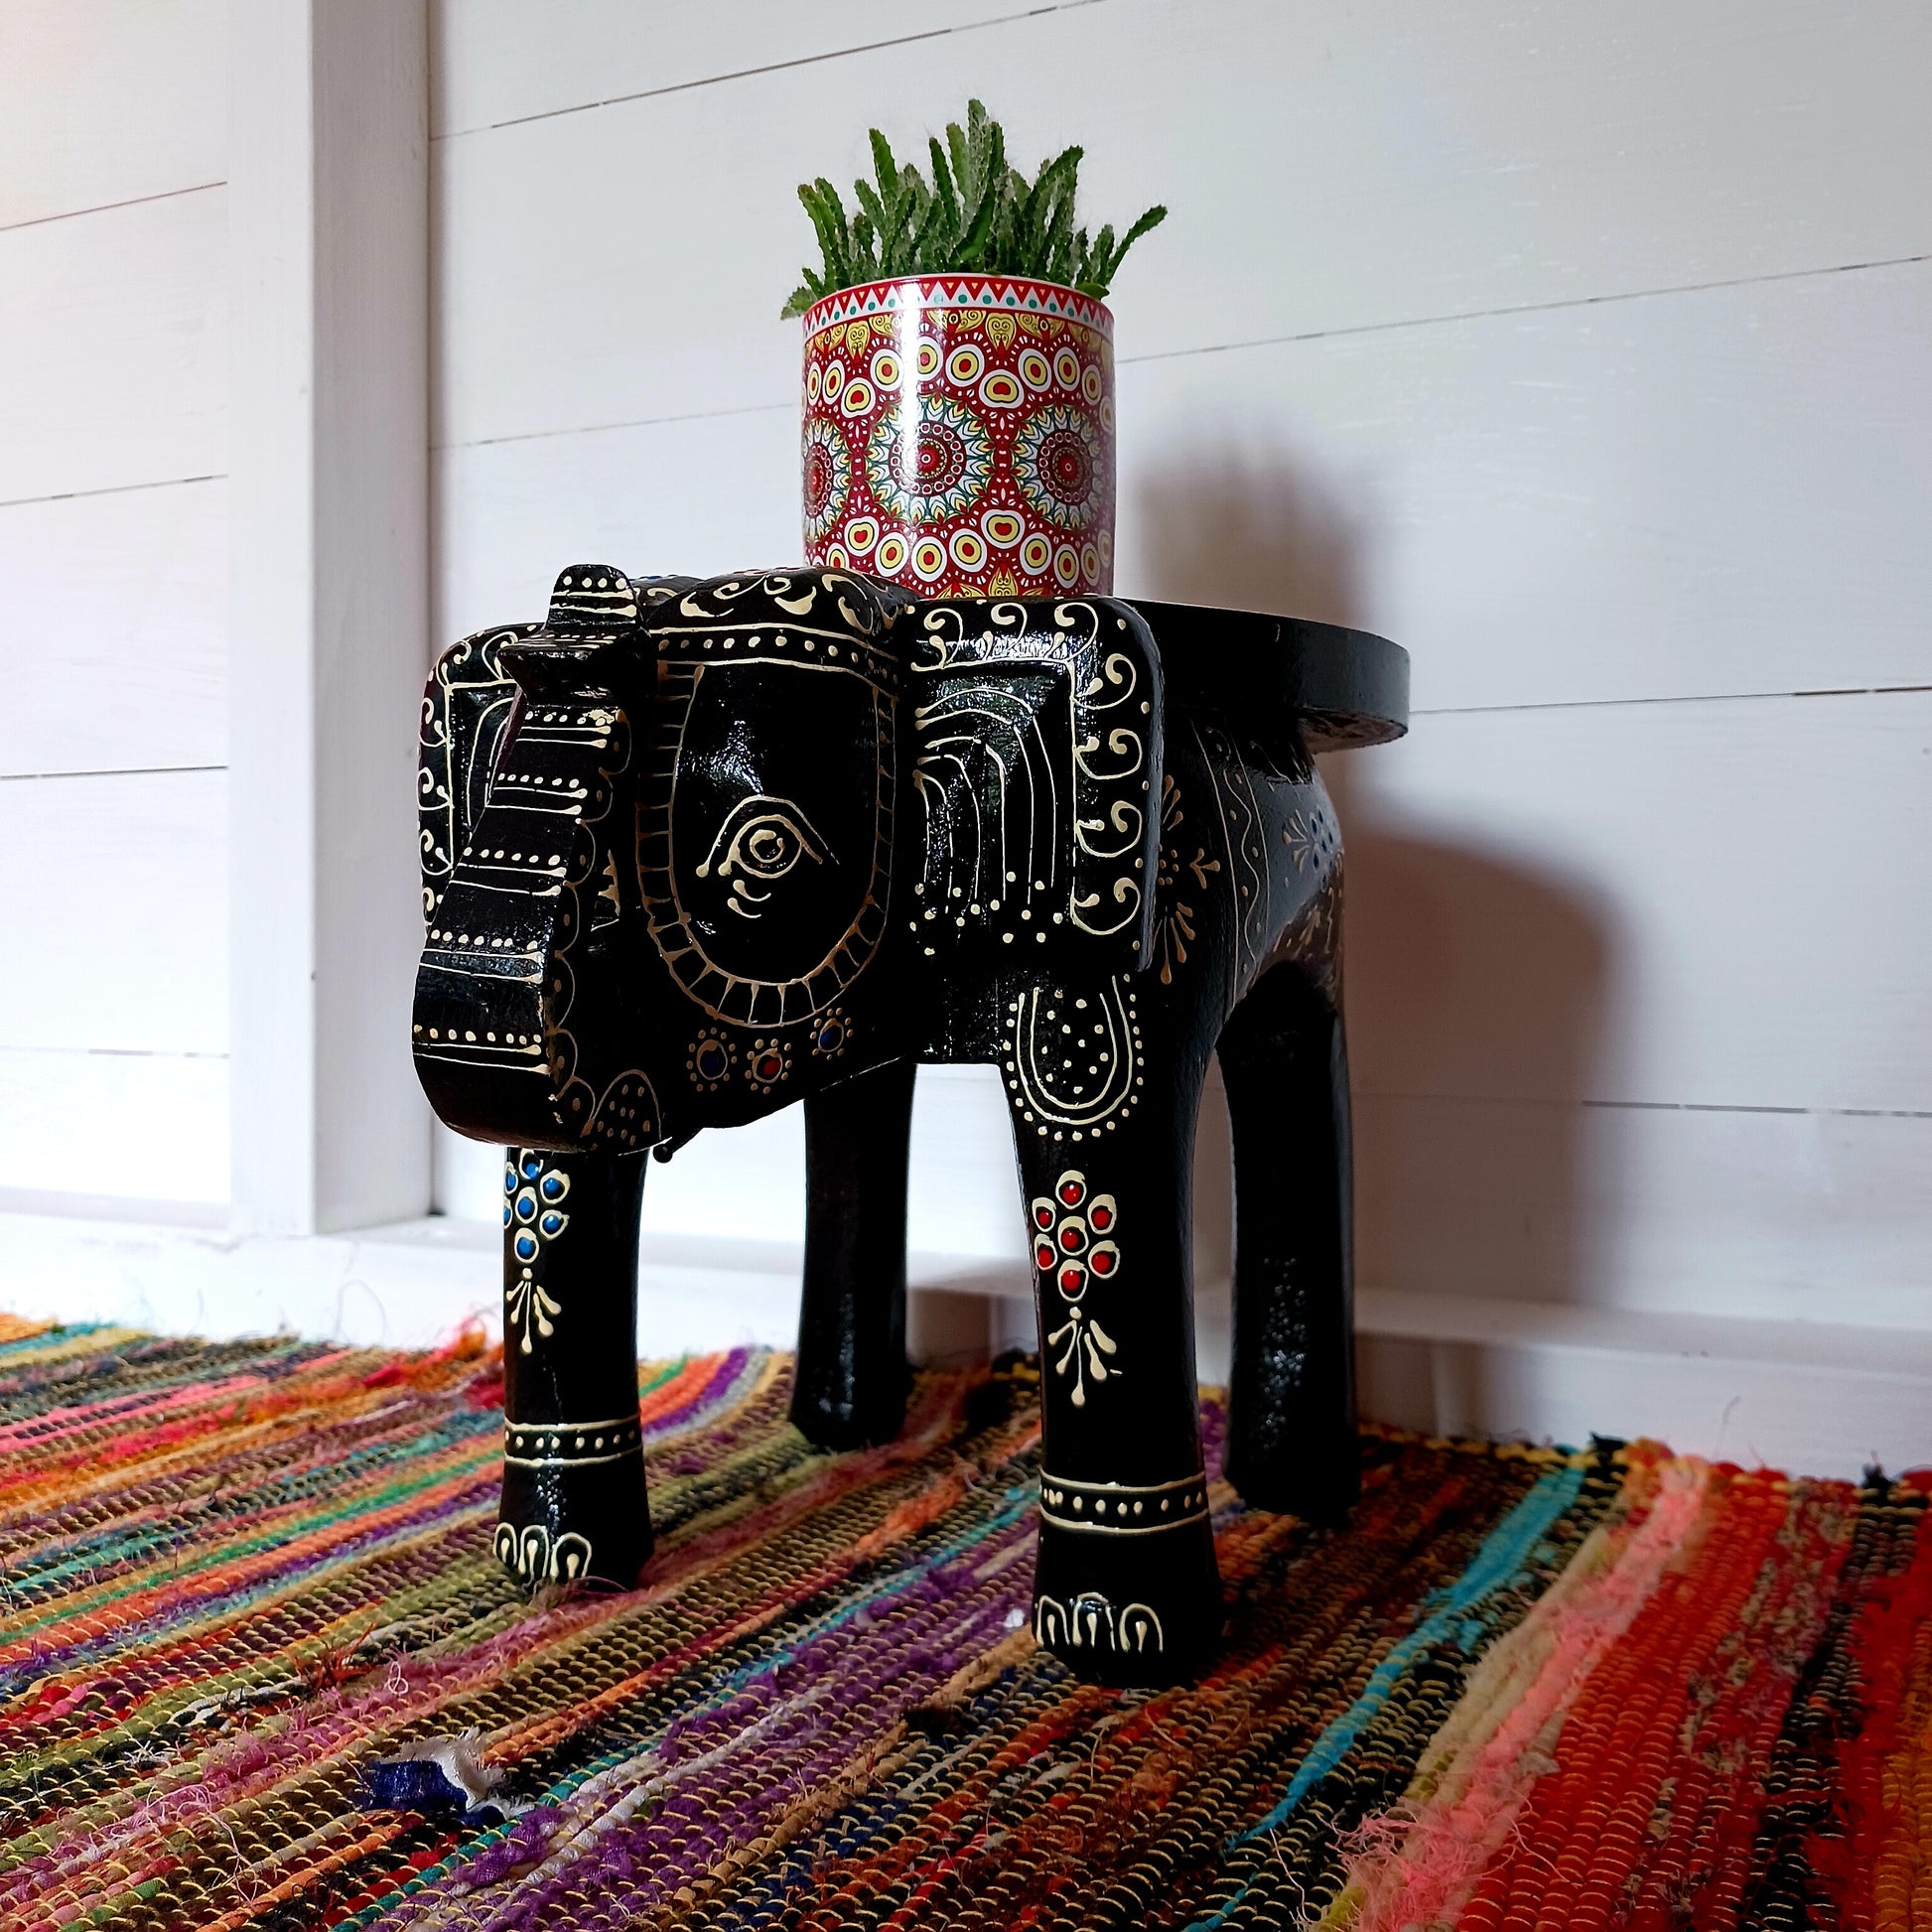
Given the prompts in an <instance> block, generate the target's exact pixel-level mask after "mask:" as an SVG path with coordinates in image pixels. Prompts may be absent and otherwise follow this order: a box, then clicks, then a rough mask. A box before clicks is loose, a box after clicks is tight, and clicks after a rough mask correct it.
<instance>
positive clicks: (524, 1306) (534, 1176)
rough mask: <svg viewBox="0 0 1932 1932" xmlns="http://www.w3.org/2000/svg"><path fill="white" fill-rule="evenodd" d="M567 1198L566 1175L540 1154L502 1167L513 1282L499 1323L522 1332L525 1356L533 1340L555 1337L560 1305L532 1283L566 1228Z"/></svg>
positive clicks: (525, 1155) (520, 1343) (521, 1346)
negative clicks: (514, 1264) (547, 1248)
mask: <svg viewBox="0 0 1932 1932" xmlns="http://www.w3.org/2000/svg"><path fill="white" fill-rule="evenodd" d="M569 1193H570V1176H569V1175H568V1174H567V1173H562V1172H561V1171H560V1170H558V1169H556V1168H553V1167H551V1166H550V1165H549V1163H548V1162H546V1161H545V1160H544V1158H543V1156H542V1155H540V1154H532V1153H529V1152H527V1151H525V1152H522V1153H516V1152H512V1154H511V1158H510V1159H509V1160H508V1161H507V1162H505V1163H504V1166H503V1227H504V1230H505V1231H506V1232H507V1234H508V1235H509V1245H510V1253H511V1254H512V1255H513V1256H514V1257H515V1259H516V1262H517V1278H516V1280H515V1281H514V1282H512V1283H511V1284H510V1286H509V1288H508V1290H507V1292H506V1294H505V1295H504V1298H503V1319H504V1326H505V1327H506V1328H507V1329H520V1330H521V1331H522V1332H521V1338H520V1340H519V1341H518V1343H517V1348H518V1351H519V1352H520V1353H522V1354H525V1355H527V1354H529V1353H530V1352H531V1350H532V1349H533V1348H534V1347H535V1345H536V1337H537V1336H541V1337H542V1338H543V1339H544V1340H545V1341H548V1340H549V1339H550V1337H551V1336H552V1335H553V1334H555V1333H556V1332H557V1325H556V1318H557V1317H558V1316H559V1315H561V1314H562V1312H563V1305H562V1304H561V1303H560V1302H558V1300H557V1299H556V1297H555V1296H553V1295H552V1294H551V1293H550V1292H549V1291H548V1290H547V1289H546V1288H545V1287H544V1286H543V1284H542V1283H541V1282H540V1281H538V1280H537V1279H536V1260H537V1257H538V1255H540V1254H541V1253H542V1252H543V1249H544V1244H545V1243H546V1242H550V1241H554V1240H555V1239H556V1238H557V1236H558V1235H560V1234H561V1233H563V1231H564V1229H565V1228H567V1227H568V1226H569V1225H570V1216H569V1214H568V1213H567V1212H566V1211H565V1209H564V1201H565V1199H566V1198H567V1197H568V1195H569ZM532 1331H534V1333H533V1332H532Z"/></svg>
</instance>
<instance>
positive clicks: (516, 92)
mask: <svg viewBox="0 0 1932 1932" xmlns="http://www.w3.org/2000/svg"><path fill="white" fill-rule="evenodd" d="M1044 11H1047V9H1046V8H1040V7H1035V8H1027V7H1025V6H1024V5H1023V4H1022V0H899V4H897V6H895V7H894V8H893V9H892V11H891V12H890V13H882V12H881V10H880V9H879V8H878V7H877V6H876V5H871V4H869V3H868V0H820V4H819V5H816V6H812V7H799V6H795V5H792V4H791V0H735V4H734V5H733V6H731V7H730V8H728V9H720V8H716V7H710V6H702V5H695V4H692V0H681V4H677V5H672V6H658V7H652V8H650V9H649V10H648V12H646V11H645V10H643V9H641V8H639V7H637V6H636V5H635V4H634V0H545V4H544V5H543V6H541V7H532V6H530V5H529V4H528V0H431V5H430V49H431V61H432V73H431V87H432V92H431V99H430V129H431V132H432V134H433V135H435V136H437V137H441V136H443V135H447V134H459V133H463V132H465V131H467V130H470V129H474V128H483V127H490V126H493V125H495V124H496V123H498V122H502V121H513V120H521V119H526V118H528V117H529V116H531V115H536V114H556V113H567V112H569V111H570V110H571V109H573V108H579V107H583V106H586V105H589V104H590V103H593V102H596V101H609V100H617V99H621V98H622V97H624V96H627V95H633V94H646V93H663V92H666V91H668V90H670V89H672V88H675V87H690V86H695V85H698V84H701V83H702V82H704V81H707V80H712V79H716V78H718V77H719V76H720V75H724V74H742V73H745V72H747V71H748V70H751V69H763V68H777V67H784V66H787V65H798V64H808V65H809V64H816V63H818V62H820V61H823V60H824V59H825V58H827V57H828V56H834V55H838V54H841V53H850V52H851V51H852V50H854V49H857V48H865V47H876V46H878V45H879V44H880V43H881V42H899V41H908V40H915V39H917V38H919V37H921V36H924V35H939V34H946V33H948V32H951V31H952V30H954V29H956V28H961V27H971V26H975V25H978V24H980V23H982V22H985V21H989V20H1001V19H1011V18H1012V17H1013V16H1014V15H1015V14H1017V13H1021V12H1044ZM814 78H815V75H814V74H813V73H812V72H811V71H807V72H804V73H800V74H797V75H795V76H794V79H795V81H796V83H797V84H798V85H800V86H805V87H809V86H810V85H811V84H812V82H813V79H814Z"/></svg>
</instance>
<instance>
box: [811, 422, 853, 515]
mask: <svg viewBox="0 0 1932 1932" xmlns="http://www.w3.org/2000/svg"><path fill="white" fill-rule="evenodd" d="M803 459H804V464H803V468H804V477H803V481H804V491H805V497H804V501H805V535H806V538H807V540H808V541H810V542H812V543H817V542H818V541H819V540H820V539H821V538H823V537H828V536H830V535H831V534H832V532H833V531H834V530H836V529H837V528H838V527H839V523H840V520H841V519H842V518H843V517H844V515H845V513H846V504H847V501H848V499H849V498H850V497H851V494H852V458H851V455H850V454H849V452H848V451H847V450H846V447H845V437H844V435H843V434H842V433H841V432H840V430H839V429H838V427H837V425H836V424H833V423H829V422H827V421H826V420H825V418H824V417H823V416H813V417H810V418H808V419H807V421H806V424H805V437H804V451H803Z"/></svg>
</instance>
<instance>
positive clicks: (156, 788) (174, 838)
mask: <svg viewBox="0 0 1932 1932" xmlns="http://www.w3.org/2000/svg"><path fill="white" fill-rule="evenodd" d="M227 805H228V786H227V777H226V774H225V773H224V772H221V771H159V772H155V771H146V772H128V773H119V774H115V775H111V776H95V777H72V778H14V779H8V780H6V781H4V782H0V903H4V904H5V905H6V907H7V928H6V929H7V944H6V945H5V946H4V947H0V1046H38V1047H65V1048H70V1049H76V1050H82V1051H84V1050H88V1049H99V1050H108V1051H116V1052H163V1053H222V1052H225V1051H226V1050H227V1045H228V1030H227V983H228V953H227V851H226V846H227ZM8 1105H9V1107H11V1105H12V1100H11V1096H9V1102H8ZM0 1111H5V1109H0ZM69 1156H70V1158H72V1159H73V1160H75V1161H76V1162H84V1161H85V1159H86V1156H87V1145H86V1142H85V1141H84V1140H82V1141H79V1142H76V1143H74V1144H73V1145H72V1146H71V1147H70V1149H69ZM83 1191H86V1192H93V1193H98V1192H101V1191H103V1190H101V1189H99V1188H97V1187H87V1188H85V1189H83Z"/></svg>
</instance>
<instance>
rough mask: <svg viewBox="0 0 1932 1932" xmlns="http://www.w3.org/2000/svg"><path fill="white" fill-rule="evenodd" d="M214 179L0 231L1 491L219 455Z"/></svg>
mask: <svg viewBox="0 0 1932 1932" xmlns="http://www.w3.org/2000/svg"><path fill="white" fill-rule="evenodd" d="M227 240H228V225H227V196H226V191H225V190H223V189H221V188H218V187H217V188H209V189H205V190H202V191H200V192H198V193H195V194H188V195H176V196H171V197H170V198H169V199H167V200H165V201H158V202H138V203H135V204H133V205H132V206H129V207H111V208H106V209H103V210H101V211H100V212H98V213H94V214H77V215H74V216H72V217H70V218H69V219H67V220H62V221H46V222H40V223H37V224H35V225H33V226H31V227H24V228H8V229H5V230H0V503H4V502H15V501H19V500H20V499H22V498H27V497H38V496H55V495H61V494H65V493H68V492H71V491H76V490H99V489H121V488H126V487H128V486H129V485H132V484H139V483H174V482H178V481H180V480H181V479H182V478H185V477H210V476H218V475H220V474H221V473H222V472H223V471H224V470H225V469H226V468H227V439H226V434H225V424H226V416H227V354H228V348H227V303H226V294H225V290H226V282H227Z"/></svg>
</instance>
